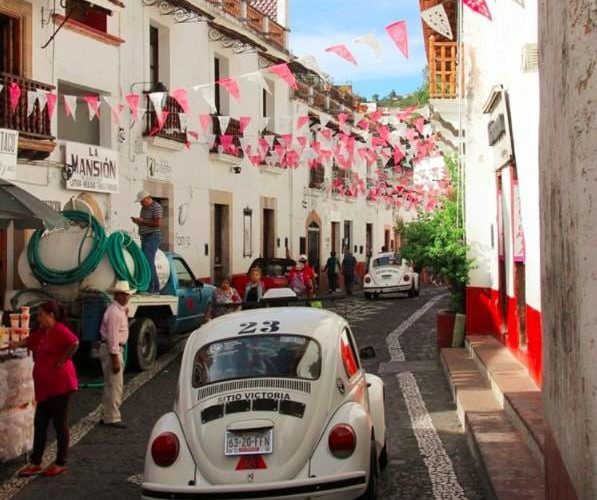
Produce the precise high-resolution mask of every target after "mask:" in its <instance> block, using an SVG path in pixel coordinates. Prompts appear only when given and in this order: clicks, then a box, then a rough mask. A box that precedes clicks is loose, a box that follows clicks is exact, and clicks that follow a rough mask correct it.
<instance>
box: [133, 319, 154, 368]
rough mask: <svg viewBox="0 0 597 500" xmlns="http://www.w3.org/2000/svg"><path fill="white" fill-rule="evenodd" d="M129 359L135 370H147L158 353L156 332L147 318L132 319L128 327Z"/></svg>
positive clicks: (152, 323)
mask: <svg viewBox="0 0 597 500" xmlns="http://www.w3.org/2000/svg"><path fill="white" fill-rule="evenodd" d="M128 344H129V352H128V354H129V361H130V365H131V366H132V367H133V368H136V369H137V370H141V371H146V370H149V369H150V368H151V367H152V366H153V363H154V362H155V358H156V356H157V354H158V332H157V330H156V327H155V323H154V322H153V321H152V320H151V319H149V318H139V319H134V320H133V321H132V323H131V325H130V327H129V342H128Z"/></svg>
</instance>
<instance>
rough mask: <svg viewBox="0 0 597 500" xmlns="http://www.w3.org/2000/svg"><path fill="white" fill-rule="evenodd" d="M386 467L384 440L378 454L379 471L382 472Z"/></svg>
mask: <svg viewBox="0 0 597 500" xmlns="http://www.w3.org/2000/svg"><path fill="white" fill-rule="evenodd" d="M387 466H388V440H387V439H386V441H385V443H384V444H383V448H382V449H381V453H380V454H379V470H380V471H381V472H383V471H384V470H385V468H386V467H387Z"/></svg>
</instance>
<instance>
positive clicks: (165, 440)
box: [151, 432, 180, 467]
mask: <svg viewBox="0 0 597 500" xmlns="http://www.w3.org/2000/svg"><path fill="white" fill-rule="evenodd" d="M179 451H180V442H179V441H178V437H177V436H176V434H174V433H173V432H162V433H161V434H160V435H159V436H158V437H156V438H155V439H154V440H153V443H151V457H152V458H153V461H154V462H155V463H156V465H159V466H160V467H170V466H171V465H172V464H173V463H174V462H175V461H176V459H177V458H178V452H179Z"/></svg>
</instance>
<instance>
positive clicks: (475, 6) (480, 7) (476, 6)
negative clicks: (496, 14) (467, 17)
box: [463, 0, 492, 21]
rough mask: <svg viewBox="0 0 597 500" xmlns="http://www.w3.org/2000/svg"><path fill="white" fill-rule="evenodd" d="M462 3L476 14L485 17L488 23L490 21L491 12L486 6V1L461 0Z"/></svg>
mask: <svg viewBox="0 0 597 500" xmlns="http://www.w3.org/2000/svg"><path fill="white" fill-rule="evenodd" d="M463 3H464V5H466V6H467V7H468V8H469V9H472V10H473V11H474V12H476V13H477V14H481V15H482V16H485V17H486V18H487V19H489V20H490V21H491V20H492V18H491V12H490V10H489V7H488V6H487V1H486V0H463Z"/></svg>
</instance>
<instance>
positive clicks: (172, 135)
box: [143, 96, 188, 144]
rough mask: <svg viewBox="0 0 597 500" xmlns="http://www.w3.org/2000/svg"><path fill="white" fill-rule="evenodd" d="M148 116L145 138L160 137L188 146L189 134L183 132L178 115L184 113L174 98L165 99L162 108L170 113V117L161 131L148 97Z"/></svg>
mask: <svg viewBox="0 0 597 500" xmlns="http://www.w3.org/2000/svg"><path fill="white" fill-rule="evenodd" d="M146 100H147V104H146V107H147V115H146V121H145V132H144V133H143V135H144V136H145V137H160V138H162V139H168V140H170V141H175V142H182V143H183V144H186V143H187V142H188V139H187V133H186V131H184V130H181V126H180V117H179V116H178V113H183V109H182V108H181V106H180V104H178V102H177V101H176V99H174V98H173V97H170V96H167V97H166V98H165V105H164V107H163V108H162V109H163V111H168V116H167V118H166V122H165V123H164V126H163V127H162V128H161V129H160V128H159V124H158V119H157V115H156V112H155V111H154V109H153V104H152V103H151V100H150V99H149V96H147V99H146Z"/></svg>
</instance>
